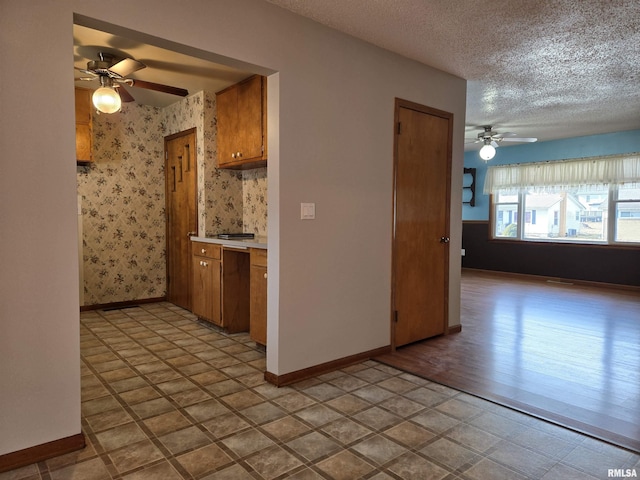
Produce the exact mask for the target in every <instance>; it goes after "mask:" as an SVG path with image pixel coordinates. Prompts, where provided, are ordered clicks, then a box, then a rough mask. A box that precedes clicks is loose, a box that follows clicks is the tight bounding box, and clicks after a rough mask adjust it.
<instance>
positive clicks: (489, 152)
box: [480, 145, 496, 161]
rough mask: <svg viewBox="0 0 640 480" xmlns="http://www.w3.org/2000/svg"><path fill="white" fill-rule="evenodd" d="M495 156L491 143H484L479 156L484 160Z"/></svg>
mask: <svg viewBox="0 0 640 480" xmlns="http://www.w3.org/2000/svg"><path fill="white" fill-rule="evenodd" d="M495 156H496V149H495V147H494V146H493V145H484V146H483V147H482V148H481V149H480V158H481V159H483V160H484V161H487V160H491V159H492V158H493V157H495Z"/></svg>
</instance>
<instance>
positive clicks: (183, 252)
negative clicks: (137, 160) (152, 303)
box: [164, 128, 198, 310]
mask: <svg viewBox="0 0 640 480" xmlns="http://www.w3.org/2000/svg"><path fill="white" fill-rule="evenodd" d="M164 150H165V186H166V197H165V198H166V206H165V208H166V219H167V301H169V302H171V303H173V304H175V305H178V306H180V307H183V308H186V309H188V310H190V309H191V286H190V281H191V238H190V237H191V236H192V235H195V234H196V233H197V231H198V216H197V188H196V182H197V176H196V130H195V128H194V129H191V130H187V131H185V132H181V133H177V134H175V135H171V136H168V137H165V140H164Z"/></svg>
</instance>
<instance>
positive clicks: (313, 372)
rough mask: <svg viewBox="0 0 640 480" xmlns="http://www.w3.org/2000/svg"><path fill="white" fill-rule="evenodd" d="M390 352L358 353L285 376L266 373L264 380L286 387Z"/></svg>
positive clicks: (383, 350)
mask: <svg viewBox="0 0 640 480" xmlns="http://www.w3.org/2000/svg"><path fill="white" fill-rule="evenodd" d="M390 352H391V346H390V345H388V346H386V347H380V348H376V349H374V350H369V351H367V352H362V353H357V354H355V355H350V356H348V357H343V358H338V359H337V360H332V361H330V362H326V363H321V364H320V365H314V366H313V367H308V368H303V369H302V370H297V371H295V372H291V373H285V374H284V375H276V374H275V373H271V372H264V379H265V380H266V381H267V382H269V383H271V384H273V385H275V386H277V387H284V386H285V385H291V384H292V383H296V382H299V381H301V380H306V379H307V378H311V377H316V376H318V375H322V374H323V373H328V372H332V371H334V370H339V369H341V368H344V367H348V366H349V365H353V364H355V363H360V362H364V361H365V360H369V359H371V358H373V357H377V356H378V355H384V354H386V353H390Z"/></svg>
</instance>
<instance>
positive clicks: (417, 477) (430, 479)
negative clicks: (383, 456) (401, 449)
mask: <svg viewBox="0 0 640 480" xmlns="http://www.w3.org/2000/svg"><path fill="white" fill-rule="evenodd" d="M387 469H388V470H389V471H390V472H393V473H394V474H396V475H397V476H399V477H400V478H402V479H404V480H440V479H442V478H445V477H446V476H447V475H449V472H448V470H445V469H444V468H442V467H439V466H438V465H436V464H435V463H433V462H430V461H428V460H426V459H424V458H422V457H420V456H419V455H416V454H414V453H410V452H409V453H405V454H404V455H402V456H401V457H400V458H398V459H396V460H394V461H393V462H392V463H391V465H389V466H387ZM489 479H490V480H497V479H494V478H493V477H485V478H484V479H483V480H489ZM514 480H515V479H514Z"/></svg>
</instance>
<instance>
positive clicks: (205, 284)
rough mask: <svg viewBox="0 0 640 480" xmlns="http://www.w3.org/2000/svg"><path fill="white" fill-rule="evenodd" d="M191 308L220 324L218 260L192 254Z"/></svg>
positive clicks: (195, 312) (201, 315)
mask: <svg viewBox="0 0 640 480" xmlns="http://www.w3.org/2000/svg"><path fill="white" fill-rule="evenodd" d="M192 276H193V290H192V292H193V293H192V298H191V310H192V311H193V313H194V314H195V315H197V316H198V317H201V318H204V319H205V320H208V321H210V322H212V323H215V324H216V325H220V323H221V322H220V260H213V259H211V258H206V257H199V256H197V255H194V256H193V265H192Z"/></svg>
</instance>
